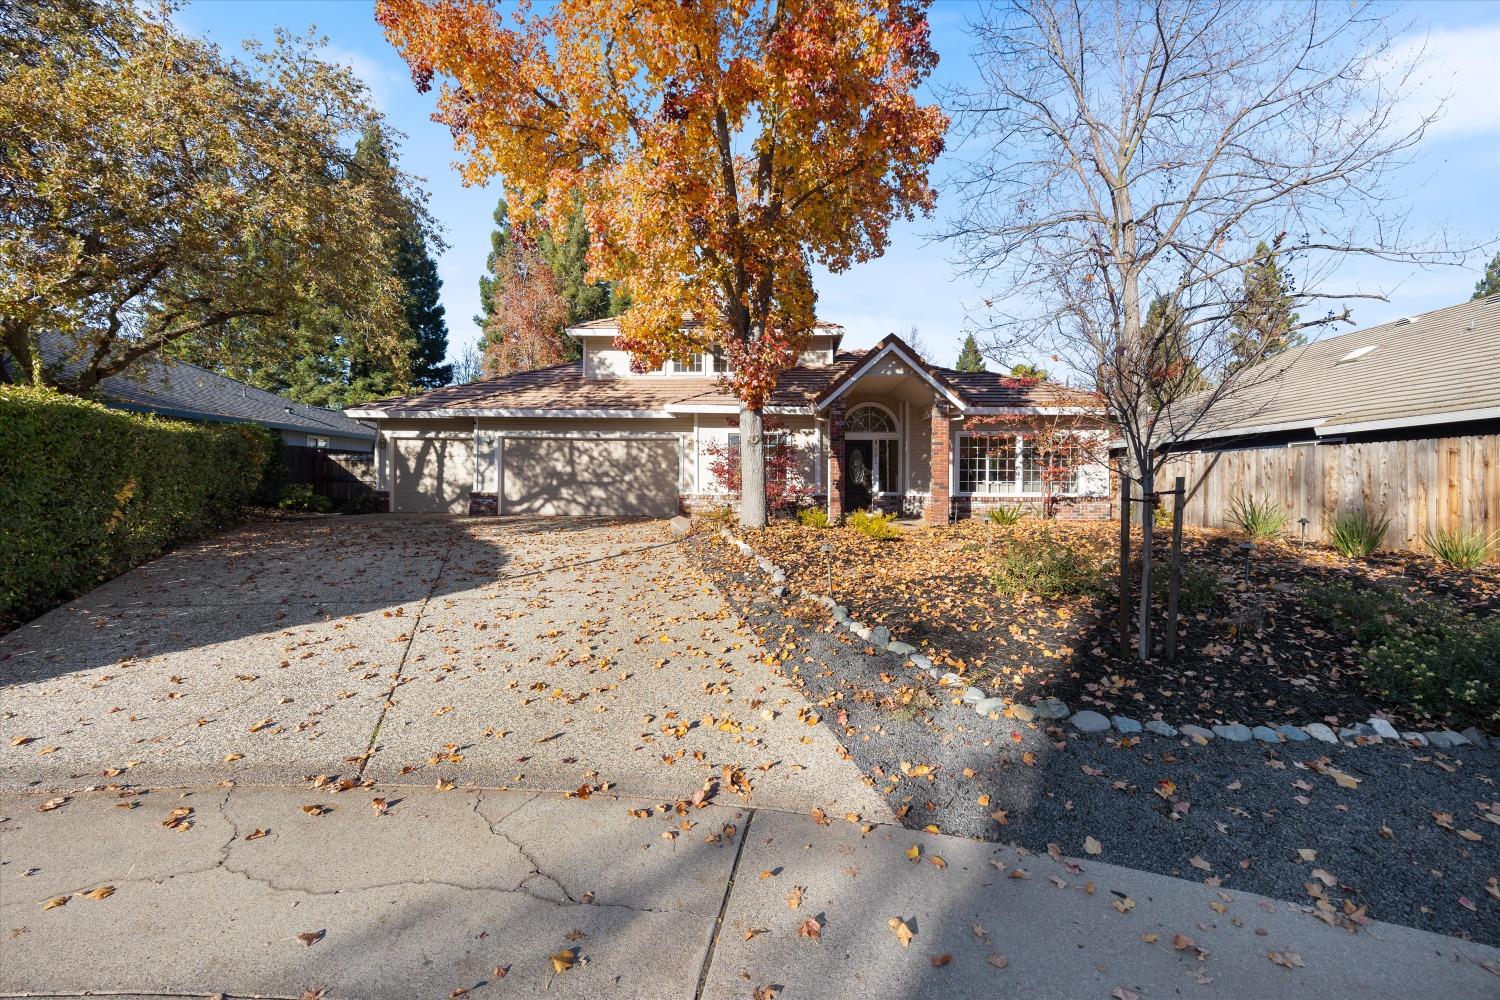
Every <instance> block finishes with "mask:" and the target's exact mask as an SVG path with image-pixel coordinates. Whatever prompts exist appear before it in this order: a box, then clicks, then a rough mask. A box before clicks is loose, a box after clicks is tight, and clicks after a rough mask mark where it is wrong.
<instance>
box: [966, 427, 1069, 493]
mask: <svg viewBox="0 0 1500 1000" xmlns="http://www.w3.org/2000/svg"><path fill="white" fill-rule="evenodd" d="M1085 459H1086V456H1085V455H1084V454H1083V453H1082V451H1081V449H1080V447H1079V445H1078V444H1077V443H1076V442H1072V441H1068V442H1065V443H1064V444H1063V445H1062V446H1061V448H1060V449H1058V453H1057V454H1052V453H1043V452H1041V451H1040V450H1039V449H1038V448H1037V446H1036V438H1034V437H1032V436H1030V435H1027V434H971V433H967V432H966V433H963V434H961V435H959V439H958V492H959V493H969V494H976V495H981V496H982V495H996V496H1017V495H1028V496H1040V495H1042V494H1044V493H1046V492H1047V482H1046V470H1047V467H1048V465H1049V463H1050V464H1051V465H1055V466H1058V467H1060V468H1062V469H1065V470H1066V475H1063V476H1062V477H1061V478H1059V479H1058V480H1057V481H1055V482H1054V483H1053V484H1052V492H1053V493H1054V494H1057V493H1062V494H1073V493H1079V492H1081V489H1082V485H1081V484H1082V480H1083V463H1084V461H1085Z"/></svg>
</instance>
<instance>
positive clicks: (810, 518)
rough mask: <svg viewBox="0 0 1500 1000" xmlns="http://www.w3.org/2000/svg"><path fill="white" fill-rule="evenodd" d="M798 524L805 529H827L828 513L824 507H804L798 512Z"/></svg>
mask: <svg viewBox="0 0 1500 1000" xmlns="http://www.w3.org/2000/svg"><path fill="white" fill-rule="evenodd" d="M797 523H798V524H800V525H802V526H803V527H804V528H826V527H828V511H826V510H824V509H823V508H822V507H803V508H802V509H801V510H799V511H797Z"/></svg>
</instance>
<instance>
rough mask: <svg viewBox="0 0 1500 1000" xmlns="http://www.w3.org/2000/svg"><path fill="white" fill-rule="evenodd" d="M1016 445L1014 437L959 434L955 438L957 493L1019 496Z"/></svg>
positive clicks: (1009, 435)
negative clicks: (956, 441) (956, 447)
mask: <svg viewBox="0 0 1500 1000" xmlns="http://www.w3.org/2000/svg"><path fill="white" fill-rule="evenodd" d="M1017 445H1018V439H1017V438H1016V436H1015V435H1014V434H963V435H961V436H960V437H959V439H958V492H960V493H977V494H1005V495H1009V494H1014V493H1019V492H1020V491H1021V485H1020V482H1019V481H1018V479H1017V477H1016V449H1017Z"/></svg>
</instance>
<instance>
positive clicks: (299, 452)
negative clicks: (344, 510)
mask: <svg viewBox="0 0 1500 1000" xmlns="http://www.w3.org/2000/svg"><path fill="white" fill-rule="evenodd" d="M282 454H283V457H284V459H285V461H286V482H289V483H307V484H308V485H310V486H311V487H312V488H313V492H314V493H317V494H318V495H319V496H325V497H327V498H328V499H330V500H332V501H333V502H334V503H343V502H345V501H347V500H353V499H354V498H356V497H362V496H366V495H369V494H373V493H374V491H375V455H374V453H373V452H368V451H329V450H327V449H326V448H305V447H297V446H287V447H285V448H283V449H282Z"/></svg>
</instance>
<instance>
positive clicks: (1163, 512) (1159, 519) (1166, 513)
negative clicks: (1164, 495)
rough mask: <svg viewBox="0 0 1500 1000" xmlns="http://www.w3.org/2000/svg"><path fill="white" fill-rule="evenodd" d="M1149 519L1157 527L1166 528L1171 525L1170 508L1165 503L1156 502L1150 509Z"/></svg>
mask: <svg viewBox="0 0 1500 1000" xmlns="http://www.w3.org/2000/svg"><path fill="white" fill-rule="evenodd" d="M1151 520H1152V523H1154V524H1155V525H1156V526H1157V527H1158V528H1160V529H1162V530H1166V529H1167V528H1170V527H1171V526H1172V508H1171V507H1169V506H1167V505H1166V504H1164V503H1162V504H1157V505H1156V506H1155V507H1153V508H1152V509H1151Z"/></svg>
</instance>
